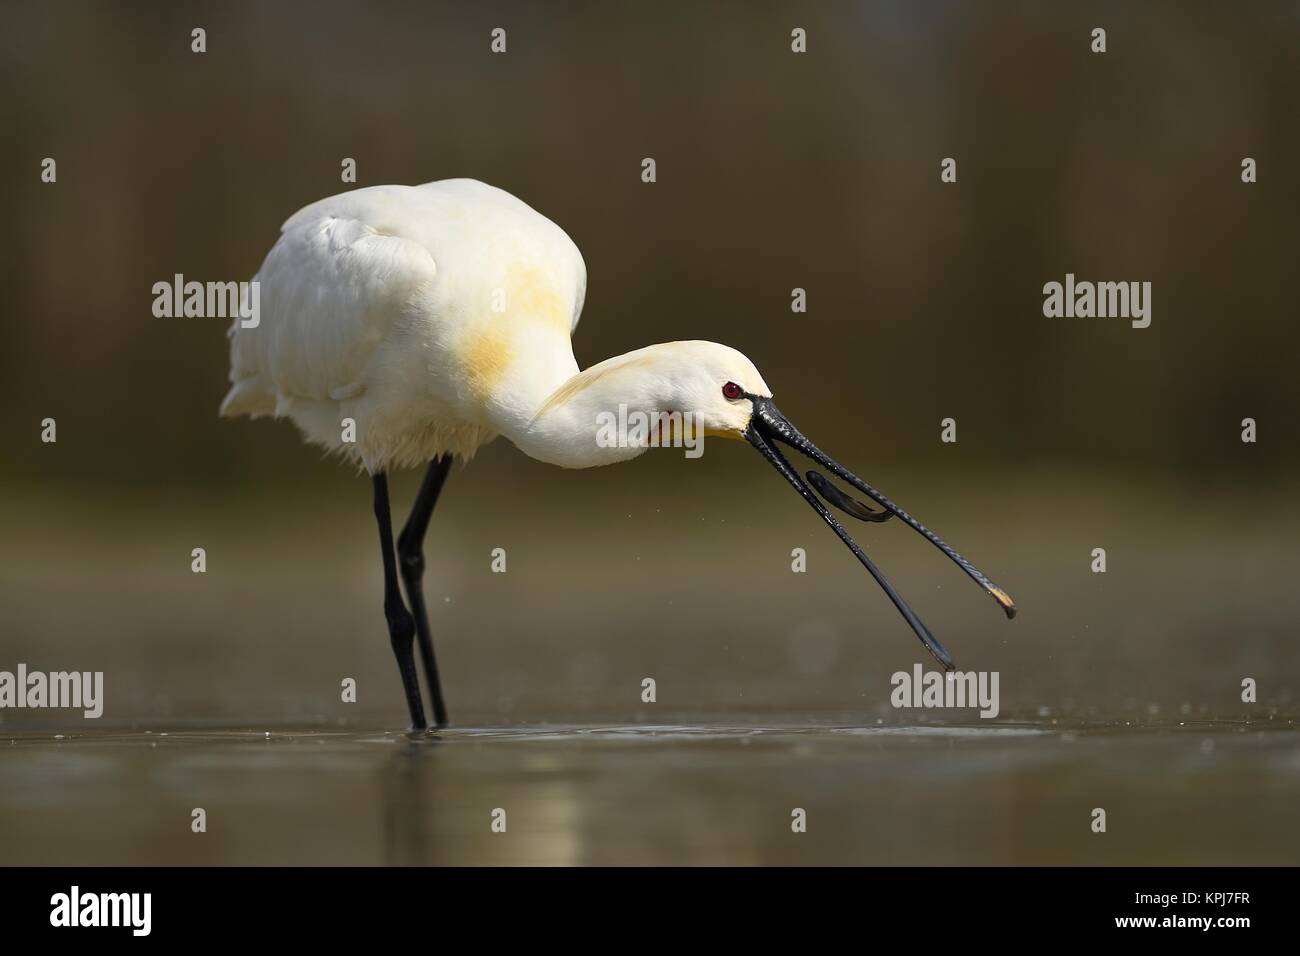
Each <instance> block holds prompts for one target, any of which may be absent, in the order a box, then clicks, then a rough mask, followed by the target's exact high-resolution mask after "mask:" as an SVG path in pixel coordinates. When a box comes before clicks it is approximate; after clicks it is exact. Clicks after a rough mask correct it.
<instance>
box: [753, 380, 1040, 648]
mask: <svg viewBox="0 0 1300 956" xmlns="http://www.w3.org/2000/svg"><path fill="white" fill-rule="evenodd" d="M746 397H747V398H749V399H750V400H751V401H752V402H753V404H754V415H753V417H752V418H751V419H750V423H749V429H748V431H746V433H745V437H746V438H747V439H749V442H750V444H751V445H753V446H754V447H755V448H757V449H758V450H759V452H761V453H762V455H763V457H764V458H766V459H767V460H768V461H769V462H770V463H771V464H772V466H773V467H774V468H776V470H777V471H779V472H780V473H781V475H782V476H783V477H784V478H785V480H786V481H788V482H789V483H790V484H791V486H792V487H793V488H794V489H795V490H796V491H797V492H799V495H800V496H801V497H802V498H803V499H804V500H805V501H807V502H808V504H809V505H811V506H812V508H813V509H814V510H815V511H816V512H817V513H818V514H819V515H821V516H822V520H824V521H825V522H826V523H827V524H828V525H830V526H831V529H832V530H833V531H834V532H835V533H836V534H837V535H839V537H840V540H841V541H843V542H844V543H845V545H847V546H848V549H849V550H850V551H852V552H853V554H854V556H855V557H856V558H857V559H858V560H859V561H861V562H862V565H863V567H865V568H866V569H867V570H868V571H869V572H871V576H872V577H873V578H875V579H876V583H877V584H879V585H880V586H881V588H882V589H883V590H884V592H885V594H886V595H888V596H889V599H890V600H891V601H892V602H893V603H894V606H895V607H896V608H898V611H899V613H900V614H902V615H903V618H904V619H905V620H906V621H907V623H908V625H909V626H910V627H911V628H912V630H913V631H915V632H916V636H917V637H919V638H920V639H921V643H922V644H924V645H925V647H926V649H927V650H928V651H929V652H930V653H931V654H933V655H934V657H935V659H936V660H937V661H939V663H940V664H942V665H943V666H944V668H945V669H947V670H952V668H953V662H952V657H951V656H950V655H949V654H948V651H947V650H946V649H945V648H944V646H943V645H942V644H940V643H939V641H938V639H937V638H936V637H935V636H934V635H933V634H931V633H930V629H929V628H927V627H926V626H925V624H924V623H923V622H922V621H921V619H920V618H919V617H917V616H916V612H915V611H913V610H912V608H911V607H910V606H909V605H908V603H907V602H906V601H904V600H903V598H902V595H900V594H899V593H898V592H897V591H895V590H894V586H893V585H892V584H890V583H889V581H888V580H887V579H886V578H885V576H884V574H882V573H881V571H880V569H879V568H878V567H876V565H875V563H874V562H872V560H871V559H870V558H868V557H867V555H866V553H865V552H864V551H863V550H862V548H860V547H859V546H858V543H857V542H856V541H854V540H853V538H852V537H850V535H849V533H848V532H847V531H845V530H844V527H843V526H842V525H841V524H840V523H839V521H837V520H836V518H835V516H834V515H833V514H831V512H830V510H829V509H828V508H827V507H826V506H825V505H824V504H823V503H822V502H821V500H820V499H819V498H818V497H817V495H816V494H814V493H813V490H812V488H810V487H809V486H808V485H807V484H805V482H804V480H803V478H802V477H800V475H799V472H798V471H796V470H795V469H794V468H793V467H792V466H791V465H790V462H789V461H787V460H786V457H785V455H783V454H782V453H781V451H780V449H778V448H777V447H776V445H777V443H778V442H780V443H783V444H786V445H789V446H790V447H791V448H793V449H795V450H796V451H798V452H800V453H801V454H804V455H806V456H807V457H808V458H810V459H812V460H813V461H815V462H817V463H818V464H819V465H821V466H822V467H823V468H825V469H826V470H828V471H829V472H831V473H832V474H833V475H836V476H837V477H839V478H840V479H841V480H843V481H846V482H848V483H849V484H850V485H852V486H853V487H854V488H856V489H857V490H858V491H860V492H862V493H863V494H864V495H866V496H867V497H868V498H870V499H871V500H872V501H874V502H875V503H876V504H877V505H879V506H880V507H881V508H883V509H884V511H883V512H878V511H873V510H872V509H870V508H868V507H867V506H866V505H864V504H863V503H862V502H860V501H858V500H857V499H855V498H851V497H849V496H848V495H846V494H844V492H842V491H840V489H838V488H836V487H835V486H834V485H833V484H831V482H830V481H828V480H827V479H826V478H824V477H823V476H822V475H820V474H818V473H817V472H815V471H810V472H808V480H809V481H810V482H811V483H812V485H813V486H814V487H815V488H816V489H817V491H818V492H820V493H821V494H822V495H823V496H824V497H825V498H826V500H827V501H829V502H831V504H833V505H835V507H837V508H839V509H841V510H842V511H844V512H845V513H846V514H849V515H852V516H853V517H855V518H860V519H861V520H863V521H885V520H886V519H888V518H889V517H890V516H891V515H896V516H897V517H899V518H900V519H902V520H903V521H904V522H905V523H907V524H908V525H910V526H911V527H912V528H913V529H915V530H916V531H917V532H919V533H920V534H921V535H923V536H924V537H925V538H926V540H927V541H929V542H930V543H931V544H933V545H934V546H935V547H936V548H938V549H939V550H940V551H942V552H943V553H944V554H946V555H947V556H948V557H949V558H950V559H951V560H952V561H953V563H954V564H956V565H957V566H958V567H959V568H961V569H962V570H963V571H965V572H966V574H968V575H969V576H970V577H971V579H972V580H974V581H975V582H976V583H977V584H979V586H980V587H982V588H983V589H984V590H985V591H987V592H988V593H989V594H990V595H991V596H992V597H993V599H994V600H995V601H997V602H998V604H999V606H1000V607H1001V608H1002V610H1003V611H1004V612H1006V615H1007V617H1009V618H1011V617H1015V616H1016V605H1015V602H1014V601H1012V600H1011V596H1010V595H1008V594H1007V592H1006V591H1003V590H1002V589H1001V588H1000V587H998V586H997V585H996V584H994V583H993V582H992V581H990V580H989V579H988V578H987V577H986V576H985V575H984V573H983V572H982V571H980V570H979V569H978V568H977V567H975V566H974V565H973V564H971V563H970V562H969V561H967V560H966V559H965V558H963V557H962V556H961V555H960V554H958V553H957V552H956V551H954V550H953V549H952V548H950V547H949V546H948V545H947V544H946V543H945V542H944V541H943V540H942V539H941V538H940V537H939V536H938V535H937V534H935V533H934V532H933V531H931V530H930V529H929V528H927V527H926V526H925V525H923V524H921V522H919V521H917V520H916V519H915V518H913V517H912V516H911V515H909V514H908V513H907V512H906V511H904V510H903V509H902V508H900V507H898V505H896V504H894V503H893V502H892V501H890V500H889V499H888V498H886V497H885V496H884V495H882V494H881V493H880V492H878V491H876V489H875V488H873V487H871V486H870V485H869V484H867V483H866V482H865V481H863V480H862V479H861V478H859V477H858V476H857V475H855V474H853V472H851V471H849V470H848V469H847V468H845V467H844V466H843V465H841V464H839V463H838V462H837V461H835V460H834V459H833V458H831V457H830V456H829V455H827V454H826V453H825V452H823V451H822V450H821V449H820V448H818V447H817V446H816V445H814V444H813V443H812V442H811V441H809V440H808V439H807V438H805V437H804V436H803V434H801V433H800V431H799V430H798V429H797V428H795V427H794V426H793V425H792V424H790V422H789V420H788V419H786V417H785V416H784V415H782V414H781V412H780V411H779V410H778V409H777V407H776V405H774V404H773V403H772V400H771V399H770V398H761V397H758V396H754V395H747V396H746Z"/></svg>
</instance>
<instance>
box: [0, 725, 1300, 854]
mask: <svg viewBox="0 0 1300 956" xmlns="http://www.w3.org/2000/svg"><path fill="white" fill-rule="evenodd" d="M10 739H12V743H10V742H9V740H4V741H3V744H4V745H3V746H0V864H34V863H53V864H67V865H84V864H114V863H118V864H142V863H154V864H172V865H175V864H194V863H215V864H286V863H304V864H322V863H328V864H367V865H373V864H394V865H403V866H408V865H422V864H443V865H448V864H449V865H510V864H516V865H518V864H523V865H535V864H541V865H564V864H575V863H577V864H582V863H588V864H718V863H737V864H750V863H753V864H791V865H798V864H807V863H833V864H845V863H862V864H898V863H913V864H922V863H961V864H978V863H986V864H1000V865H1005V864H1039V865H1043V864H1066V863H1075V864H1106V863H1112V864H1129V865H1131V864H1153V865H1161V864H1163V865H1177V864H1223V865H1231V864H1295V863H1297V862H1300V849H1298V847H1300V820H1298V819H1297V817H1296V816H1295V814H1294V812H1293V808H1294V806H1295V803H1296V801H1297V799H1300V760H1297V757H1296V755H1297V753H1300V746H1298V738H1297V735H1296V733H1295V728H1294V725H1293V724H1292V723H1291V722H1290V721H1289V720H1277V721H1261V722H1259V723H1257V724H1253V725H1252V724H1247V723H1244V722H1242V723H1233V724H1226V723H1208V722H1207V723H1201V724H1196V723H1193V722H1180V723H1170V724H1153V725H1148V726H1145V727H1140V728H1138V727H1124V726H1122V725H1120V726H1114V725H1099V726H1089V725H1082V724H1075V725H1071V726H1069V727H1066V726H1063V725H1059V724H1052V723H1051V722H1050V721H1044V722H1040V723H1039V724H1027V725H1026V724H1022V725H1012V724H995V725H992V726H990V725H988V724H980V725H972V726H935V725H929V726H925V727H905V726H891V725H871V726H858V725H851V724H847V725H846V724H841V725H833V726H825V725H817V724H814V723H812V722H805V723H801V724H794V725H789V726H774V725H771V724H767V725H762V726H746V725H740V724H738V725H735V726H730V727H710V726H659V727H631V726H600V727H555V726H550V727H507V728H494V729H479V730H474V729H456V730H450V731H442V732H439V733H437V734H435V735H429V736H427V737H421V738H412V737H409V736H407V735H405V734H393V733H367V734H357V733H320V732H302V731H287V732H272V733H265V732H259V733H255V734H254V733H231V732H211V731H209V732H190V733H172V734H170V735H168V736H162V735H160V734H155V735H147V734H139V733H130V734H116V735H115V734H97V735H69V736H65V737H64V738H63V739H54V738H52V737H51V736H49V735H42V736H36V735H29V736H17V735H15V736H14V737H12V738H10ZM200 806H201V807H203V808H204V809H205V810H206V811H207V815H208V831H207V832H206V833H204V834H194V833H192V832H191V831H190V828H189V823H190V811H191V809H192V808H194V807H200ZM1096 806H1103V807H1105V808H1106V810H1107V816H1108V821H1109V823H1110V832H1109V833H1107V834H1106V835H1105V836H1104V838H1102V837H1099V836H1097V835H1096V834H1093V833H1092V832H1091V830H1090V827H1089V825H1088V824H1089V820H1090V817H1089V814H1090V812H1091V809H1092V808H1093V807H1096ZM497 808H501V809H502V810H504V811H505V813H506V831H505V832H503V833H495V832H493V830H492V813H493V810H494V809H497ZM795 808H802V809H803V810H804V811H805V812H806V815H807V830H806V832H804V833H797V834H796V833H794V832H792V830H791V827H790V822H791V812H792V811H793V810H794V809H795Z"/></svg>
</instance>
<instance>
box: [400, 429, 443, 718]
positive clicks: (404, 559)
mask: <svg viewBox="0 0 1300 956" xmlns="http://www.w3.org/2000/svg"><path fill="white" fill-rule="evenodd" d="M450 469H451V455H443V456H442V457H441V458H435V459H434V460H433V461H431V462H429V470H428V471H426V472H425V473H424V481H423V482H422V483H421V485H420V493H419V494H418V495H416V496H415V504H414V505H412V506H411V516H410V517H409V518H407V519H406V526H405V527H404V528H402V533H401V534H400V535H399V536H398V538H397V557H398V560H399V562H400V564H401V567H402V581H403V583H405V584H406V597H407V600H409V601H410V602H411V612H412V613H413V614H414V615H415V632H416V635H417V637H418V638H419V640H420V657H421V659H422V660H423V661H424V679H425V682H426V683H427V684H428V685H429V696H430V697H431V698H432V700H433V724H434V726H435V727H445V726H446V725H447V706H446V705H445V704H444V703H443V701H442V684H441V683H440V682H439V680H438V661H437V658H435V657H434V656H433V636H432V635H431V634H430V633H429V612H428V610H427V609H426V608H425V605H424V533H425V532H426V531H428V530H429V516H430V515H432V514H433V506H434V505H436V504H437V503H438V493H439V492H440V491H442V484H443V482H444V481H446V480H447V472H448V471H449V470H450Z"/></svg>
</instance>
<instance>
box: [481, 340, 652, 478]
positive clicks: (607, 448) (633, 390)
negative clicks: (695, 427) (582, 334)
mask: <svg viewBox="0 0 1300 956" xmlns="http://www.w3.org/2000/svg"><path fill="white" fill-rule="evenodd" d="M650 348H656V347H655V346H651V347H650ZM648 351H649V349H638V350H636V351H634V352H628V353H625V354H624V355H616V356H614V357H613V358H611V359H606V360H605V361H604V362H600V363H599V364H597V365H593V366H591V367H590V368H587V369H585V370H584V371H581V372H579V371H577V365H576V363H574V364H573V365H572V366H571V371H569V373H568V374H564V372H565V369H564V368H563V366H562V365H556V364H551V365H548V366H546V367H540V366H539V367H538V368H536V369H533V370H532V374H530V376H528V380H527V383H524V384H521V386H520V388H519V390H518V391H517V392H516V395H517V397H518V398H519V399H520V400H518V401H515V402H513V403H512V404H511V405H510V406H509V407H508V408H500V409H498V410H497V413H496V414H495V415H494V418H495V419H496V426H497V429H498V430H499V431H500V432H501V433H502V434H503V435H505V436H506V438H508V439H509V440H510V441H511V442H512V443H513V444H514V445H515V446H516V447H517V448H519V449H520V451H522V452H523V453H524V454H526V455H528V456H529V457H530V458H536V459H537V460H538V461H544V462H547V463H548V464H552V465H559V466H561V467H563V468H591V467H594V466H597V465H608V464H613V463H614V462H618V461H625V460H627V459H630V458H635V457H636V456H637V455H639V454H641V453H642V452H644V451H645V448H644V447H633V446H629V445H626V444H617V443H615V444H611V443H610V442H608V441H605V440H602V434H603V433H602V429H605V430H606V432H605V433H607V431H608V428H609V422H610V416H614V419H615V420H616V421H617V420H618V417H619V416H620V415H622V416H623V417H624V418H626V416H627V414H629V413H630V412H631V411H637V410H642V409H651V408H655V407H662V405H658V406H657V405H656V395H655V386H654V382H655V378H654V376H653V375H647V374H646V368H645V364H646V363H645V358H646V353H647V352H648ZM570 361H572V358H570Z"/></svg>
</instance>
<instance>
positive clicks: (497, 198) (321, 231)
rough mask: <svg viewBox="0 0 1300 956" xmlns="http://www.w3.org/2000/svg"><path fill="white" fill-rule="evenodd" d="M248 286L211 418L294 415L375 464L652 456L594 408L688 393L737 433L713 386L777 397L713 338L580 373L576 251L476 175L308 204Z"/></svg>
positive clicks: (663, 405) (660, 406)
mask: <svg viewBox="0 0 1300 956" xmlns="http://www.w3.org/2000/svg"><path fill="white" fill-rule="evenodd" d="M256 280H257V281H258V282H259V283H260V286H261V289H260V295H261V315H260V319H259V322H258V325H257V326H256V327H255V328H243V327H241V325H240V323H239V322H238V321H236V322H235V323H234V325H233V326H232V328H231V331H230V335H231V338H232V341H231V348H230V364H231V371H230V378H231V382H232V386H231V389H230V392H229V393H228V394H227V395H226V398H225V401H224V402H223V403H222V406H221V414H222V415H227V416H233V415H240V414H247V415H251V416H254V417H257V416H261V415H274V416H276V417H287V418H290V419H292V420H293V421H294V422H295V423H296V424H297V425H298V427H299V428H300V429H301V430H302V432H303V434H304V435H305V436H306V437H307V438H308V439H309V440H311V441H313V442H315V443H317V444H320V445H322V446H324V447H326V448H328V449H330V450H332V451H336V452H339V453H341V454H343V455H346V456H348V457H350V458H352V459H353V460H355V461H356V462H357V463H358V464H360V465H362V466H364V467H365V468H366V469H367V470H368V471H370V472H371V473H378V472H381V471H386V470H388V469H390V468H393V467H410V466H414V465H419V464H423V463H425V462H428V461H429V460H431V459H433V458H435V457H437V456H439V455H441V454H443V453H445V452H450V453H453V454H456V455H459V456H461V457H462V458H469V457H470V456H471V455H473V454H474V452H475V451H476V450H477V449H478V448H479V447H480V446H481V445H483V444H485V443H486V442H488V441H491V440H492V439H493V438H494V437H496V435H498V434H505V435H506V436H507V437H508V438H510V439H511V440H512V441H513V442H515V444H517V445H518V446H519V447H520V448H522V449H523V450H524V451H525V452H526V453H528V454H530V455H532V456H533V457H536V458H539V459H541V460H544V461H550V462H554V463H556V464H561V465H566V466H569V467H584V466H587V465H595V464H604V463H606V462H609V461H616V460H620V459H622V458H627V457H631V456H632V455H633V454H637V453H639V452H640V451H642V450H644V449H629V448H622V449H618V448H601V447H598V445H597V443H596V442H595V440H594V435H595V430H596V415H597V413H598V412H600V411H603V410H613V409H617V408H618V406H619V404H620V403H623V404H627V405H629V406H630V407H632V408H644V409H645V410H646V411H647V412H649V411H661V410H667V411H671V410H674V409H676V410H681V411H686V410H688V409H686V408H684V407H681V406H682V405H683V404H684V403H690V402H695V403H697V404H698V405H699V406H700V407H699V408H696V409H694V410H697V411H700V412H701V413H704V414H705V416H706V418H705V420H706V423H707V424H708V425H709V427H710V428H712V429H715V430H717V431H719V432H725V433H728V434H729V435H730V436H732V437H740V435H741V434H743V432H744V428H745V427H746V425H747V424H748V418H749V415H748V408H747V407H746V408H745V409H743V414H742V410H741V409H740V408H738V407H737V406H736V405H735V404H733V403H729V402H725V401H723V400H722V399H721V396H720V395H719V394H718V391H717V386H718V383H720V382H726V381H729V380H734V381H737V382H740V383H741V384H743V385H744V386H745V388H746V389H748V390H750V391H752V392H755V393H757V394H763V395H770V394H771V393H770V392H769V391H768V390H767V387H766V385H765V384H764V383H763V381H762V378H761V377H760V376H759V374H758V372H757V370H755V369H754V366H753V365H752V364H751V363H750V362H749V360H748V359H746V358H745V357H744V356H743V355H741V354H740V353H739V352H736V351H735V350H734V349H731V348H728V347H727V346H722V345H716V344H714V343H708V342H676V343H667V344H665V345H659V346H651V347H649V348H648V349H641V350H638V351H636V352H631V353H628V354H627V355H625V356H618V357H616V358H614V359H610V360H608V361H607V362H603V363H601V364H600V365H597V366H594V367H593V368H592V369H589V370H588V372H586V373H582V374H581V375H580V374H579V371H578V365H577V362H576V361H575V359H574V356H573V349H572V346H571V344H570V335H571V333H572V331H573V329H575V328H576V327H577V324H578V317H579V315H580V313H581V311H582V303H583V298H584V295H585V292H586V285H587V271H586V266H585V264H584V263H583V260H582V254H581V253H580V252H579V251H578V248H577V246H575V245H574V243H573V241H572V240H571V239H570V238H569V237H568V236H567V235H566V234H565V232H564V230H562V229H561V228H560V227H559V226H557V225H556V224H555V223H553V222H551V221H550V220H549V219H547V218H546V217H545V216H542V215H541V214H539V213H538V212H536V211H535V210H533V209H532V208H531V207H529V206H528V205H527V204H525V203H523V202H521V201H520V200H519V199H516V198H515V197H514V196H512V195H510V194H509V193H507V192H505V191H504V190H501V189H497V188H495V187H493V186H488V185H486V184H485V183H481V182H478V181H476V180H472V179H450V180H443V181H440V182H433V183H426V184H424V185H422V186H372V187H369V188H366V189H358V190H355V191H353V192H347V193H342V194H340V195H337V196H331V197H330V198H328V199H322V200H320V201H319V202H315V203H312V204H311V205H309V206H307V207H306V208H304V209H302V210H300V211H299V212H297V213H295V214H294V215H293V216H291V217H290V218H289V219H288V221H287V222H285V224H284V226H283V227H282V230H281V235H280V238H279V240H278V241H277V242H276V243H275V246H274V247H273V248H272V249H271V251H270V252H269V253H268V254H267V256H266V259H265V261H264V262H263V263H262V267H261V269H260V270H259V271H258V273H257V276H256ZM697 393H698V394H697ZM557 397H559V398H562V400H557ZM743 404H744V405H745V406H747V405H748V403H743ZM539 412H540V413H541V414H539ZM709 413H712V417H711V418H710V417H709ZM345 419H352V420H353V421H354V422H355V423H356V427H355V441H354V442H348V441H344V439H343V436H344V433H345V432H344V425H343V423H344V420H345Z"/></svg>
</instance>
